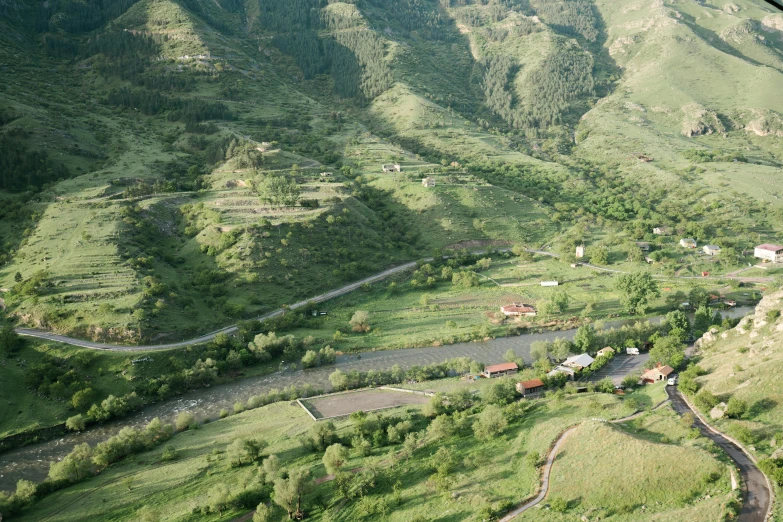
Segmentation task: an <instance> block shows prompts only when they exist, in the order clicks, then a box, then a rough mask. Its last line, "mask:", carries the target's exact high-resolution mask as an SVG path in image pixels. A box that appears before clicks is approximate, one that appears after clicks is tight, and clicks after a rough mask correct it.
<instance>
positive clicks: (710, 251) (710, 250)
mask: <svg viewBox="0 0 783 522" xmlns="http://www.w3.org/2000/svg"><path fill="white" fill-rule="evenodd" d="M704 253H705V254H707V255H708V256H717V255H718V254H720V247H719V246H717V245H704Z"/></svg>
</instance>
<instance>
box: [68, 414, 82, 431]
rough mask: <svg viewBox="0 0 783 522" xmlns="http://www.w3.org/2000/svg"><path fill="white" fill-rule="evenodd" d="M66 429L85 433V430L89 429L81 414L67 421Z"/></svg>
mask: <svg viewBox="0 0 783 522" xmlns="http://www.w3.org/2000/svg"><path fill="white" fill-rule="evenodd" d="M65 427H66V428H68V429H69V430H71V431H84V428H86V427H87V421H86V419H85V418H84V416H83V415H82V414H81V413H80V414H78V415H74V416H73V417H69V418H68V420H67V421H65Z"/></svg>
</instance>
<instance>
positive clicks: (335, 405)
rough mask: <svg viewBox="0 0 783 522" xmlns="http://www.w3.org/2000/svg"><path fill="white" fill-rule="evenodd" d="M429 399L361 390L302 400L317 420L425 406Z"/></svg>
mask: <svg viewBox="0 0 783 522" xmlns="http://www.w3.org/2000/svg"><path fill="white" fill-rule="evenodd" d="M428 401H429V398H428V397H426V396H425V395H423V394H420V393H407V392H400V391H395V390H383V389H375V390H361V391H355V392H346V393H337V394H332V395H324V396H322V397H314V398H311V399H302V400H301V401H300V402H301V403H302V405H303V407H304V408H305V409H307V410H309V411H310V413H312V414H313V415H314V416H315V417H316V418H317V419H331V418H333V417H344V416H347V415H350V414H351V413H354V412H356V411H364V412H369V411H375V410H384V409H387V408H397V407H399V406H408V405H412V404H424V403H426V402H428Z"/></svg>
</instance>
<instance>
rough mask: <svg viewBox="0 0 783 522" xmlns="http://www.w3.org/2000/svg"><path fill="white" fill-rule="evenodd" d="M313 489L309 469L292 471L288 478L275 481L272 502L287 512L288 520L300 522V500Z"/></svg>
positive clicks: (301, 513)
mask: <svg viewBox="0 0 783 522" xmlns="http://www.w3.org/2000/svg"><path fill="white" fill-rule="evenodd" d="M313 487H314V484H313V480H312V478H311V477H310V470H309V469H295V470H292V471H291V472H290V473H289V474H288V478H286V479H283V478H278V479H277V480H275V488H274V501H275V503H276V504H277V505H278V506H280V507H281V508H283V509H285V510H286V511H287V512H288V518H289V519H291V520H294V519H297V520H301V519H302V518H303V517H304V512H303V511H302V498H303V497H304V496H305V495H307V494H308V493H310V491H312V489H313Z"/></svg>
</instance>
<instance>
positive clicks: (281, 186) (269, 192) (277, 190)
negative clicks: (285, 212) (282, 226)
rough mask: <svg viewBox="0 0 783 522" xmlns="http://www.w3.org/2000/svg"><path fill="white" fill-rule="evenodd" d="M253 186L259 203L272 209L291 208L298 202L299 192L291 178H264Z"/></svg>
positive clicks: (297, 186)
mask: <svg viewBox="0 0 783 522" xmlns="http://www.w3.org/2000/svg"><path fill="white" fill-rule="evenodd" d="M255 186H256V190H257V192H258V194H259V196H261V201H263V202H264V203H268V204H270V205H272V206H274V207H281V206H287V207H293V206H296V204H297V203H298V202H299V197H300V194H301V190H300V189H299V185H298V184H297V183H296V180H295V179H293V178H290V179H289V178H287V177H286V176H264V178H263V179H262V180H261V181H260V182H258V183H256V184H255Z"/></svg>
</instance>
